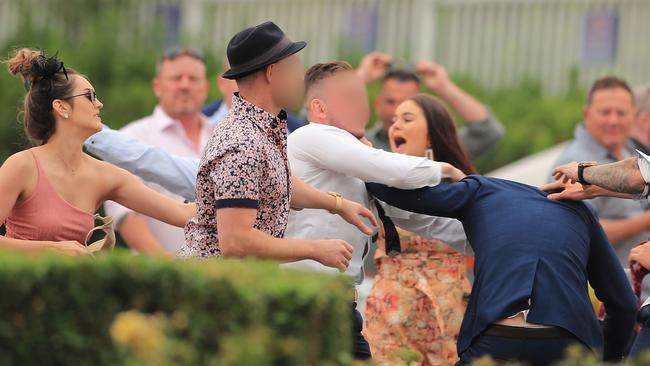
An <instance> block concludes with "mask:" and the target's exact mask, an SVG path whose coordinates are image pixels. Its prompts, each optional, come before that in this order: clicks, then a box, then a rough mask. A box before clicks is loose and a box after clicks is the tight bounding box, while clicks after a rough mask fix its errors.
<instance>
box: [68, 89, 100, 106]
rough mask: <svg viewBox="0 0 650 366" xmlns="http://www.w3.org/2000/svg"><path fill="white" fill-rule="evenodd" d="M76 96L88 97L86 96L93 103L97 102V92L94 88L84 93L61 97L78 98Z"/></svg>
mask: <svg viewBox="0 0 650 366" xmlns="http://www.w3.org/2000/svg"><path fill="white" fill-rule="evenodd" d="M76 97H86V98H88V100H89V101H90V102H91V103H92V104H95V102H96V101H97V93H95V91H94V90H89V91H87V92H85V93H82V94H77V95H71V96H69V97H66V98H61V99H63V100H68V99H72V98H76Z"/></svg>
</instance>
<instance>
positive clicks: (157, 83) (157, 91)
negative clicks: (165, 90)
mask: <svg viewBox="0 0 650 366" xmlns="http://www.w3.org/2000/svg"><path fill="white" fill-rule="evenodd" d="M151 88H152V89H153V93H154V94H155V95H156V98H158V99H160V79H159V78H158V76H156V77H155V78H154V79H153V80H151Z"/></svg>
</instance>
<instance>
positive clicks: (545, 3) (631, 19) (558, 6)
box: [0, 0, 650, 92]
mask: <svg viewBox="0 0 650 366" xmlns="http://www.w3.org/2000/svg"><path fill="white" fill-rule="evenodd" d="M96 1H97V2H98V3H99V4H100V5H101V6H102V7H106V8H107V9H108V8H111V7H112V9H113V10H116V11H118V12H120V13H121V14H123V19H124V27H123V28H121V29H120V30H118V32H122V33H124V35H120V37H121V38H125V39H126V42H128V40H129V39H130V38H129V37H131V38H132V39H133V41H134V42H136V41H137V39H135V37H137V35H139V34H140V35H141V34H146V31H147V27H151V26H152V21H151V19H152V18H153V15H155V14H158V15H160V14H163V16H164V17H166V18H165V19H168V20H169V21H170V22H171V23H174V24H177V27H176V28H172V31H174V30H175V29H177V30H178V33H179V35H180V39H182V40H183V43H187V44H189V45H192V46H196V47H201V48H202V49H204V50H211V52H215V53H218V54H223V52H224V50H225V46H226V44H227V42H228V40H229V39H230V37H231V36H232V35H233V34H234V33H236V32H237V31H238V30H240V29H242V28H244V27H246V26H250V25H253V24H256V23H259V22H262V21H264V20H269V19H270V20H273V21H275V22H276V23H278V24H279V25H280V26H281V27H282V28H283V29H285V31H287V33H288V34H289V35H290V36H291V38H293V39H296V40H297V39H303V40H306V41H308V43H309V46H308V47H307V48H306V49H305V52H304V53H303V59H304V61H305V63H306V64H311V63H314V62H318V61H323V60H329V59H335V58H337V57H348V58H349V57H358V56H359V55H361V54H362V53H364V52H366V51H369V50H372V49H378V50H382V51H385V52H388V53H391V54H393V55H395V57H396V58H397V59H398V60H400V61H399V63H400V64H404V65H406V64H409V63H410V62H411V61H412V60H416V59H421V58H426V59H433V60H436V61H438V62H440V63H442V64H444V65H446V66H447V67H448V68H449V69H450V70H451V71H452V72H455V73H459V74H463V75H467V76H470V77H472V78H474V79H476V80H477V81H479V82H480V83H482V84H484V85H486V86H488V87H497V86H503V85H512V84H513V83H517V82H519V81H521V80H523V79H526V78H532V79H537V80H540V81H542V83H543V85H544V87H545V88H546V90H548V91H550V92H558V91H562V90H564V89H566V87H567V86H568V82H569V81H568V80H569V77H568V76H569V72H570V71H571V70H572V69H576V70H579V72H578V76H579V82H580V83H581V84H583V85H586V84H588V83H589V82H591V81H592V80H593V79H594V78H596V77H598V76H600V75H603V74H605V73H615V74H618V75H620V76H623V77H625V78H627V79H628V80H629V81H630V82H631V83H632V84H637V83H642V82H646V81H648V80H650V39H649V37H648V34H650V0H183V1H180V0H175V1H173V0H131V1H126V0H122V1H114V4H112V2H111V1H107V0H104V1H99V0H96ZM19 2H21V1H20V0H0V42H2V41H5V40H7V39H9V38H10V37H11V35H12V32H13V31H15V29H17V25H18V22H19V21H20V14H18V9H19V8H20V7H19V6H18V5H17V4H18V3H19ZM22 3H23V4H24V3H31V6H32V8H33V9H37V10H38V12H39V13H40V14H42V16H41V17H42V22H38V25H39V26H43V27H50V26H51V27H57V28H56V29H58V30H61V29H63V30H64V29H65V28H66V27H69V26H74V24H69V23H68V22H67V21H66V19H52V17H53V15H52V14H58V13H56V12H49V11H47V8H48V7H57V6H65V4H67V3H68V2H67V1H61V0H58V1H55V0H22ZM111 4H112V5H111ZM161 9H162V11H161ZM172 33H173V32H172ZM172 35H173V34H172ZM173 39H174V38H173V37H172V40H173Z"/></svg>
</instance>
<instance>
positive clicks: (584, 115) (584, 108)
mask: <svg viewBox="0 0 650 366" xmlns="http://www.w3.org/2000/svg"><path fill="white" fill-rule="evenodd" d="M588 116H589V106H588V105H587V104H585V105H583V106H582V120H583V121H585V120H587V117H588Z"/></svg>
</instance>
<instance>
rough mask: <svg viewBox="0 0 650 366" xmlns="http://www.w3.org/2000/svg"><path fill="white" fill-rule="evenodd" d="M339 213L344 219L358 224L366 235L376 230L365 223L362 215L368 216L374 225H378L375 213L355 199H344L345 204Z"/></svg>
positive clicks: (355, 224)
mask: <svg viewBox="0 0 650 366" xmlns="http://www.w3.org/2000/svg"><path fill="white" fill-rule="evenodd" d="M337 214H338V215H339V216H341V218H342V219H343V220H345V221H347V222H348V223H350V224H352V225H354V226H356V227H357V228H358V229H359V230H361V232H362V233H364V234H366V235H372V233H373V232H374V231H373V230H372V229H370V228H369V227H368V226H367V225H366V224H364V222H363V220H361V218H362V217H365V218H367V219H368V220H370V223H371V224H372V225H373V226H374V227H377V219H376V218H375V215H373V214H372V212H370V210H368V209H367V208H365V207H363V206H362V205H360V204H358V203H356V202H354V201H350V200H346V199H343V204H342V205H341V209H340V210H339V212H337Z"/></svg>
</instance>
